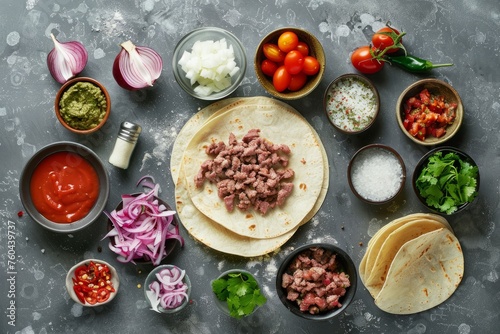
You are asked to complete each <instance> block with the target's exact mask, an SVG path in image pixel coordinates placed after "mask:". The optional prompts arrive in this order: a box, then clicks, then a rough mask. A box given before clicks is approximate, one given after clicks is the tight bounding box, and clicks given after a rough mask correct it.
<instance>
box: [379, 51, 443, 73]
mask: <svg viewBox="0 0 500 334" xmlns="http://www.w3.org/2000/svg"><path fill="white" fill-rule="evenodd" d="M385 57H386V58H387V60H389V62H391V63H394V64H396V65H398V66H400V67H402V68H403V69H405V70H407V71H408V72H413V73H423V72H428V71H430V70H432V69H433V68H436V67H445V66H453V64H451V63H448V64H433V63H432V62H430V61H429V60H425V59H422V58H418V57H415V56H410V55H406V56H385Z"/></svg>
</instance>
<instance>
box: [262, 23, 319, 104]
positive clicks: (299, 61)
mask: <svg viewBox="0 0 500 334" xmlns="http://www.w3.org/2000/svg"><path fill="white" fill-rule="evenodd" d="M325 66H326V57H325V52H324V50H323V46H322V45H321V43H320V42H319V40H318V39H317V38H316V37H315V36H314V35H313V34H312V33H310V32H309V31H306V30H304V29H300V28H294V27H284V28H279V29H276V30H274V31H271V32H270V33H269V34H267V35H266V36H265V37H264V38H263V39H262V40H261V42H260V43H259V45H258V46H257V49H256V51H255V57H254V69H255V74H256V75H257V79H258V80H259V82H260V83H261V85H262V87H263V88H264V89H265V90H266V91H267V92H268V93H269V94H271V95H272V96H274V97H277V98H279V99H283V100H296V99H300V98H303V97H305V96H307V95H309V94H310V93H311V92H312V91H314V89H316V87H317V86H318V85H319V83H320V82H321V80H322V78H323V74H324V72H325Z"/></svg>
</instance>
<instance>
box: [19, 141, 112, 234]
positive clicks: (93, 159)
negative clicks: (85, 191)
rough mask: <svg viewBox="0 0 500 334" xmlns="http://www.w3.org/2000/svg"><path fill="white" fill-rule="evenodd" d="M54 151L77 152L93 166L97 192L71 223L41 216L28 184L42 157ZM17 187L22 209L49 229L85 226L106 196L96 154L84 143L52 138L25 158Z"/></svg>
mask: <svg viewBox="0 0 500 334" xmlns="http://www.w3.org/2000/svg"><path fill="white" fill-rule="evenodd" d="M57 152H69V153H74V154H78V155H79V156H81V157H82V158H84V159H85V160H86V161H88V162H89V163H90V164H91V165H92V167H94V169H95V171H96V173H97V176H98V179H99V194H98V197H97V200H96V202H95V204H94V206H93V207H92V208H91V209H90V211H89V212H88V214H87V215H86V216H85V217H83V218H82V219H79V220H77V221H74V222H72V223H55V222H53V221H51V220H49V219H47V218H45V217H44V216H43V215H42V214H41V213H40V212H38V210H37V209H36V207H35V205H34V203H33V199H32V197H31V190H30V184H31V179H32V175H33V172H34V171H35V170H36V168H37V166H38V165H39V164H40V163H41V162H42V161H43V160H44V159H45V158H47V157H48V156H50V155H52V154H54V153H57ZM68 163H70V164H72V161H68ZM19 191H20V197H21V202H22V203H23V206H24V208H25V210H26V212H27V213H28V215H29V216H30V217H31V218H32V219H33V220H35V221H36V222H37V223H38V224H40V225H41V226H43V227H44V228H46V229H49V230H51V231H54V232H61V233H71V232H75V231H78V230H81V229H83V228H85V227H87V226H88V225H90V224H92V223H93V222H94V221H96V220H97V219H98V218H99V216H100V215H101V213H102V211H103V210H104V208H105V206H106V203H107V201H108V196H109V178H108V172H107V170H106V168H105V167H104V164H103V163H102V161H101V159H100V158H99V157H98V156H97V154H95V153H94V152H93V151H92V150H91V149H89V148H87V147H86V146H84V145H82V144H78V143H74V142H69V141H63V142H56V143H52V144H49V145H47V146H45V147H43V148H41V149H40V150H38V151H37V152H36V153H35V154H34V155H33V156H32V157H31V158H30V159H29V160H28V162H27V163H26V165H25V166H24V168H23V171H22V173H21V179H20V181H19Z"/></svg>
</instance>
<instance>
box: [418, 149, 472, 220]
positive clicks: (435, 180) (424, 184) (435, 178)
mask: <svg viewBox="0 0 500 334" xmlns="http://www.w3.org/2000/svg"><path fill="white" fill-rule="evenodd" d="M479 181H480V177H479V167H478V166H477V164H476V162H475V161H474V160H473V159H472V158H471V157H470V156H469V155H468V154H467V153H465V152H463V151H461V150H459V149H457V148H454V147H450V146H441V147H438V148H435V149H432V150H430V151H429V152H427V153H426V154H425V155H424V156H423V157H422V158H421V159H420V160H419V161H418V163H417V165H416V166H415V170H414V171H413V177H412V184H413V190H414V192H415V194H416V195H417V198H418V199H419V200H420V202H421V203H422V204H423V205H424V206H426V207H427V208H428V209H429V210H431V211H433V212H436V213H439V214H442V215H452V214H456V213H458V212H460V211H462V210H464V209H465V208H467V207H468V206H469V205H470V204H471V203H472V202H473V201H474V200H475V199H476V197H477V195H478V193H479Z"/></svg>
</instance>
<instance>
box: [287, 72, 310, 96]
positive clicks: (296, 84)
mask: <svg viewBox="0 0 500 334" xmlns="http://www.w3.org/2000/svg"><path fill="white" fill-rule="evenodd" d="M306 82H307V75H306V74H305V73H304V72H300V73H298V74H295V75H292V79H291V80H290V84H289V85H288V90H290V91H292V92H296V91H298V90H299V89H301V88H302V87H304V85H305V84H306Z"/></svg>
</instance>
